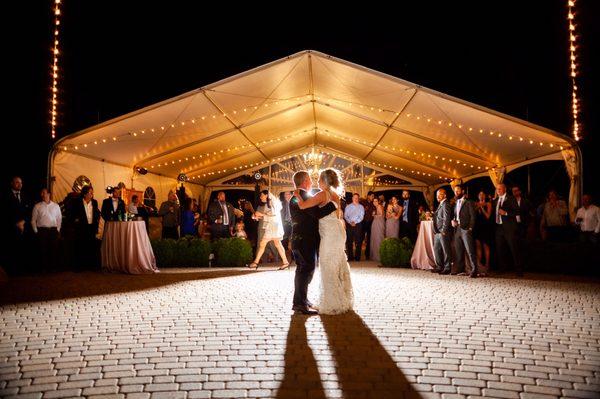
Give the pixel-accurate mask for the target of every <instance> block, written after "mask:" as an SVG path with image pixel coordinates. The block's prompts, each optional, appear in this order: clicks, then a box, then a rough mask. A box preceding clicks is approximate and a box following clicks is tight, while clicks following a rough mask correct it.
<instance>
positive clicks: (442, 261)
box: [432, 188, 452, 274]
mask: <svg viewBox="0 0 600 399" xmlns="http://www.w3.org/2000/svg"><path fill="white" fill-rule="evenodd" d="M437 200H438V202H439V205H438V207H437V209H436V210H435V212H434V214H433V231H434V232H435V237H434V240H433V251H434V254H435V269H433V270H432V272H433V273H439V274H450V271H451V270H450V261H451V255H452V253H451V251H452V248H451V247H450V235H451V234H452V206H451V205H450V202H448V200H447V199H446V190H444V189H443V188H440V189H439V190H437Z"/></svg>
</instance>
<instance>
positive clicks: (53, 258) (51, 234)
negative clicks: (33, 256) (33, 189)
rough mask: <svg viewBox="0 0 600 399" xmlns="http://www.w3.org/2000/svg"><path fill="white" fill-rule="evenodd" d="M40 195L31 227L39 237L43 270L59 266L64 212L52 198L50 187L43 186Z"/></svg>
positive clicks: (33, 213)
mask: <svg viewBox="0 0 600 399" xmlns="http://www.w3.org/2000/svg"><path fill="white" fill-rule="evenodd" d="M40 197H41V201H40V202H38V203H37V204H35V206H34V207H33V212H32V215H31V227H32V229H33V232H34V233H35V235H36V237H37V242H38V245H39V255H40V264H41V267H42V270H43V271H50V270H55V269H56V268H57V266H58V249H59V239H60V227H61V225H62V213H61V211H60V206H59V205H58V204H57V203H56V202H53V201H52V200H51V194H50V191H48V189H46V188H43V189H42V190H41V192H40Z"/></svg>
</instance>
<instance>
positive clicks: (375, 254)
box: [369, 198, 385, 261]
mask: <svg viewBox="0 0 600 399" xmlns="http://www.w3.org/2000/svg"><path fill="white" fill-rule="evenodd" d="M373 208H375V209H374V210H373V223H372V224H371V243H370V244H371V252H370V254H369V255H370V259H371V260H374V261H379V260H380V259H379V247H380V246H381V242H382V241H383V239H384V238H385V216H384V211H383V206H381V205H380V204H379V198H373Z"/></svg>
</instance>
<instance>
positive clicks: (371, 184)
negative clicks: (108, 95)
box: [49, 51, 581, 209]
mask: <svg viewBox="0 0 600 399" xmlns="http://www.w3.org/2000/svg"><path fill="white" fill-rule="evenodd" d="M543 160H564V161H565V162H566V164H567V171H568V172H569V175H570V177H571V186H572V187H571V192H570V205H571V209H573V206H575V205H576V204H577V203H578V201H579V195H580V191H581V184H580V179H581V156H580V151H579V149H578V146H577V145H576V143H575V142H574V141H573V140H572V139H570V138H569V137H567V136H564V135H561V134H559V133H557V132H554V131H551V130H549V129H546V128H543V127H541V126H537V125H534V124H532V123H529V122H526V121H523V120H520V119H517V118H513V117H511V116H508V115H505V114H502V113H499V112H496V111H493V110H491V109H487V108H484V107H481V106H478V105H475V104H472V103H469V102H467V101H463V100H460V99H457V98H454V97H451V96H448V95H445V94H443V93H439V92H436V91H434V90H431V89H427V88H425V87H422V86H419V85H416V84H414V83H410V82H407V81H405V80H401V79H398V78H395V77H393V76H389V75H386V74H383V73H381V72H377V71H374V70H371V69H368V68H365V67H363V66H360V65H356V64H353V63H350V62H347V61H344V60H341V59H338V58H335V57H332V56H329V55H326V54H323V53H319V52H316V51H303V52H300V53H297V54H294V55H291V56H289V57H286V58H283V59H280V60H277V61H274V62H271V63H269V64H266V65H263V66H261V67H258V68H255V69H252V70H250V71H247V72H243V73H240V74H238V75H235V76H232V77H230V78H227V79H224V80H221V81H219V82H216V83H213V84H210V85H208V86H205V87H202V88H199V89H196V90H193V91H190V92H188V93H185V94H183V95H181V96H178V97H175V98H172V99H169V100H166V101H163V102H161V103H158V104H154V105H151V106H148V107H146V108H143V109H140V110H138V111H135V112H132V113H129V114H127V115H124V116H121V117H118V118H115V119H112V120H109V121H107V122H104V123H102V124H99V125H97V126H93V127H91V128H88V129H85V130H83V131H80V132H77V133H74V134H72V135H69V136H67V137H65V138H63V139H61V140H59V141H58V142H57V143H56V144H55V146H54V148H53V150H52V152H51V154H50V158H49V173H50V176H51V182H53V185H54V187H53V189H54V192H55V194H56V195H57V198H62V197H63V196H64V195H66V194H67V193H68V192H70V191H71V187H72V185H73V181H74V180H75V179H76V178H77V177H78V176H79V175H85V176H87V177H88V178H89V179H90V180H91V182H92V184H95V185H100V186H102V187H103V186H105V185H109V184H116V183H118V182H124V183H125V184H126V185H127V186H128V187H131V186H133V187H134V188H136V189H138V190H142V191H143V190H144V189H145V188H146V187H152V188H153V189H154V191H155V192H156V195H157V198H158V199H159V200H161V199H163V198H166V193H167V191H168V190H170V189H173V188H174V187H175V186H176V184H177V180H176V178H177V176H178V175H179V174H180V173H184V174H185V175H186V176H187V178H188V179H189V181H188V183H186V187H187V188H188V191H191V192H192V193H193V195H196V196H200V197H202V198H203V199H204V201H206V200H207V198H208V195H209V194H210V191H211V190H214V189H217V188H219V189H220V188H236V187H239V188H242V187H248V188H249V187H252V186H253V185H252V184H251V183H252V181H251V180H249V178H248V176H252V175H253V174H255V173H257V172H260V173H261V175H262V176H263V177H264V179H265V180H266V181H267V183H268V184H269V185H270V186H272V187H274V189H283V188H289V187H290V184H291V180H290V179H291V174H292V173H293V172H294V171H295V170H297V169H298V168H319V167H325V166H335V167H338V168H339V169H341V170H342V171H343V172H344V177H345V180H346V181H347V184H348V185H350V186H355V188H356V189H357V191H360V190H363V191H364V190H365V189H367V188H368V189H372V188H375V189H377V190H380V189H385V188H399V187H408V188H411V189H415V190H420V191H423V192H424V193H425V194H426V198H428V199H429V200H431V197H432V193H433V190H434V189H435V188H436V187H438V186H440V185H444V184H447V183H448V182H449V181H452V180H456V179H458V180H462V181H463V182H464V181H467V180H469V179H473V178H475V177H480V176H490V178H492V180H493V181H494V182H498V181H502V178H503V176H504V174H505V173H507V172H509V171H510V170H513V169H516V168H518V167H520V166H523V165H527V164H529V163H532V162H538V161H543ZM138 167H143V168H145V169H147V171H148V173H147V174H145V175H141V174H139V173H136V168H138Z"/></svg>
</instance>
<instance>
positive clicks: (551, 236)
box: [541, 190, 569, 241]
mask: <svg viewBox="0 0 600 399" xmlns="http://www.w3.org/2000/svg"><path fill="white" fill-rule="evenodd" d="M568 215H569V209H568V208H567V204H566V202H565V201H563V200H561V199H559V198H558V194H557V193H556V191H555V190H550V192H549V193H548V200H547V201H546V204H545V205H544V212H543V214H542V223H541V229H542V232H543V233H542V237H543V238H544V239H545V240H548V241H563V240H564V239H565V235H566V229H567V219H568Z"/></svg>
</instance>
